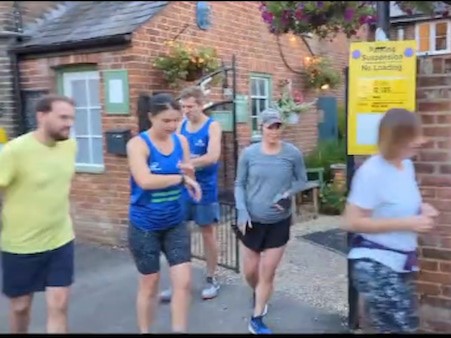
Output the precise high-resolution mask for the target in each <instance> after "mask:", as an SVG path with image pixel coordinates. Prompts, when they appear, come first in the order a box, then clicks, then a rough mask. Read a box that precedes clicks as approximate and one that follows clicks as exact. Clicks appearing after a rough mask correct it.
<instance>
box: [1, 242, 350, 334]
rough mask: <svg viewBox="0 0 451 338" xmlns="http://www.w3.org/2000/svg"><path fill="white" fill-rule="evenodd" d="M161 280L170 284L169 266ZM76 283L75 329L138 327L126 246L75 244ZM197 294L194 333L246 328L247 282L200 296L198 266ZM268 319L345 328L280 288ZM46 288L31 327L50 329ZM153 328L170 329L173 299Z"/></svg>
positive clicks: (291, 326)
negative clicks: (47, 326) (216, 294)
mask: <svg viewBox="0 0 451 338" xmlns="http://www.w3.org/2000/svg"><path fill="white" fill-rule="evenodd" d="M163 271H164V272H163V275H162V281H161V286H162V287H164V286H167V285H168V278H167V273H165V272H167V269H166V267H164V269H163ZM76 278H77V281H76V284H75V285H74V287H73V291H72V302H71V306H70V331H71V333H137V328H136V314H135V304H134V302H135V292H136V285H137V273H136V270H135V268H134V265H133V263H132V261H131V259H130V257H129V255H128V252H127V251H121V250H116V249H111V248H100V247H96V246H92V245H86V244H78V245H77V246H76ZM194 278H195V285H194V295H195V296H196V297H193V303H192V308H191V316H190V325H189V332H190V333H247V321H248V316H249V314H250V311H251V309H250V293H249V289H248V288H247V287H246V286H245V285H224V286H223V288H222V293H221V295H220V296H219V297H218V298H217V299H214V300H210V301H202V300H200V299H199V297H198V295H199V294H200V285H201V281H202V280H203V272H202V271H201V270H200V269H198V268H197V267H196V268H194ZM269 311H270V312H269V314H268V316H267V320H266V322H267V324H268V325H270V326H271V328H272V329H273V330H274V332H276V333H334V332H340V333H342V332H344V331H345V329H344V328H343V326H342V322H343V319H342V318H340V317H339V316H338V315H337V314H328V313H324V312H321V311H320V310H317V309H316V308H313V307H310V306H308V305H306V304H302V303H299V302H298V301H295V300H293V299H292V298H291V297H290V296H289V295H287V294H283V293H281V292H278V293H276V294H274V296H273V299H272V301H271V305H270V309H269ZM45 317H46V314H45V303H44V297H43V294H38V295H37V296H36V297H35V302H34V305H33V318H32V324H31V332H32V333H44V332H45ZM7 318H8V315H7V302H6V299H5V298H3V297H1V298H0V333H7V332H8V328H7V326H8V325H7ZM152 332H154V333H167V332H170V312H169V306H168V305H161V306H160V308H159V311H158V314H157V319H156V323H155V325H154V326H153V328H152Z"/></svg>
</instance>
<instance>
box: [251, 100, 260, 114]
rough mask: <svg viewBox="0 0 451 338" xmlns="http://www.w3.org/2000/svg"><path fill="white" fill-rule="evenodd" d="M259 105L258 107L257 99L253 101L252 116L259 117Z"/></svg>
mask: <svg viewBox="0 0 451 338" xmlns="http://www.w3.org/2000/svg"><path fill="white" fill-rule="evenodd" d="M257 105H258V102H257V100H256V99H252V110H251V113H252V116H257V114H258V110H257V109H258V107H257Z"/></svg>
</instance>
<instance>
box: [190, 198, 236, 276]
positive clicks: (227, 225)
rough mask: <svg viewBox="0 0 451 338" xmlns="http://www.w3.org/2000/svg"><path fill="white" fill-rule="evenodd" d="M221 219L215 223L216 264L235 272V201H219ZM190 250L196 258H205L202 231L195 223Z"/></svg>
mask: <svg viewBox="0 0 451 338" xmlns="http://www.w3.org/2000/svg"><path fill="white" fill-rule="evenodd" d="M220 207H221V220H220V222H219V224H218V225H217V230H216V237H217V242H218V265H219V266H222V267H224V268H226V269H230V270H233V271H235V272H237V273H238V272H239V271H240V255H239V251H240V250H239V240H238V238H237V236H236V234H235V230H234V227H236V224H237V217H236V210H235V203H233V202H231V201H224V200H222V201H221V202H220ZM191 229H192V235H191V252H192V256H193V257H194V258H197V259H201V260H205V249H204V243H203V240H202V233H201V231H200V229H199V227H198V226H197V225H194V226H193V227H192V228H191Z"/></svg>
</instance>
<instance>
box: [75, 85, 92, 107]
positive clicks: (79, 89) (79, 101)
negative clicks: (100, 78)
mask: <svg viewBox="0 0 451 338" xmlns="http://www.w3.org/2000/svg"><path fill="white" fill-rule="evenodd" d="M71 86H72V98H73V99H74V101H75V103H76V105H77V107H86V106H87V105H88V102H87V99H86V81H85V80H73V81H71Z"/></svg>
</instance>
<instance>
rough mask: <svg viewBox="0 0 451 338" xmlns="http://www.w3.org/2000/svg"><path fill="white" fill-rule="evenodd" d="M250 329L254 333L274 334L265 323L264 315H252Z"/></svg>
mask: <svg viewBox="0 0 451 338" xmlns="http://www.w3.org/2000/svg"><path fill="white" fill-rule="evenodd" d="M248 329H249V332H250V333H252V334H272V331H271V330H270V329H269V328H268V327H267V326H266V325H265V323H263V316H258V317H251V320H250V322H249V326H248Z"/></svg>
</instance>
